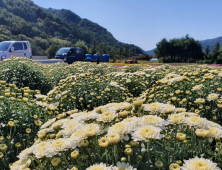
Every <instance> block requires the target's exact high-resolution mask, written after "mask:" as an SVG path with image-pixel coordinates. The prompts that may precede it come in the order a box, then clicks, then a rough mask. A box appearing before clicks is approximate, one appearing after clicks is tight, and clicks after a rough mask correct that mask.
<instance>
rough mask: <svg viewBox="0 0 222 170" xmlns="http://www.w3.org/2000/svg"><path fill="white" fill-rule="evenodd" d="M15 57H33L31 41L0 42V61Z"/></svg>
mask: <svg viewBox="0 0 222 170" xmlns="http://www.w3.org/2000/svg"><path fill="white" fill-rule="evenodd" d="M11 56H14V57H26V58H28V59H32V50H31V45H30V43H29V41H3V42H1V43H0V61H2V60H4V59H6V58H10V57H11Z"/></svg>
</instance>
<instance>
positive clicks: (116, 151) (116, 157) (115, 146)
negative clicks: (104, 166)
mask: <svg viewBox="0 0 222 170" xmlns="http://www.w3.org/2000/svg"><path fill="white" fill-rule="evenodd" d="M113 147H114V157H115V163H117V162H118V150H117V145H114V146H113Z"/></svg>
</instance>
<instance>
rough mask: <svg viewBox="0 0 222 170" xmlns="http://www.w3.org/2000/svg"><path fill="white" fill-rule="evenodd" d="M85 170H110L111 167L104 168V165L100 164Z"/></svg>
mask: <svg viewBox="0 0 222 170" xmlns="http://www.w3.org/2000/svg"><path fill="white" fill-rule="evenodd" d="M86 170H111V166H109V167H106V164H104V163H100V164H94V165H91V166H90V167H88V168H86Z"/></svg>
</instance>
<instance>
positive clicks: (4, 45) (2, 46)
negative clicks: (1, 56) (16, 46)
mask: <svg viewBox="0 0 222 170" xmlns="http://www.w3.org/2000/svg"><path fill="white" fill-rule="evenodd" d="M10 44H11V43H10V42H2V43H0V51H6V50H7V49H8V47H9V45H10Z"/></svg>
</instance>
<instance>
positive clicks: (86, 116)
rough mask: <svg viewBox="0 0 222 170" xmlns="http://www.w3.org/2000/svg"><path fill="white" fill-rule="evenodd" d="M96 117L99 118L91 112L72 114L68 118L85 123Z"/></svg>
mask: <svg viewBox="0 0 222 170" xmlns="http://www.w3.org/2000/svg"><path fill="white" fill-rule="evenodd" d="M98 116H99V114H98V113H96V112H95V111H91V112H80V113H76V114H72V115H71V116H70V117H72V118H74V119H76V120H78V121H86V120H92V119H97V118H98Z"/></svg>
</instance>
